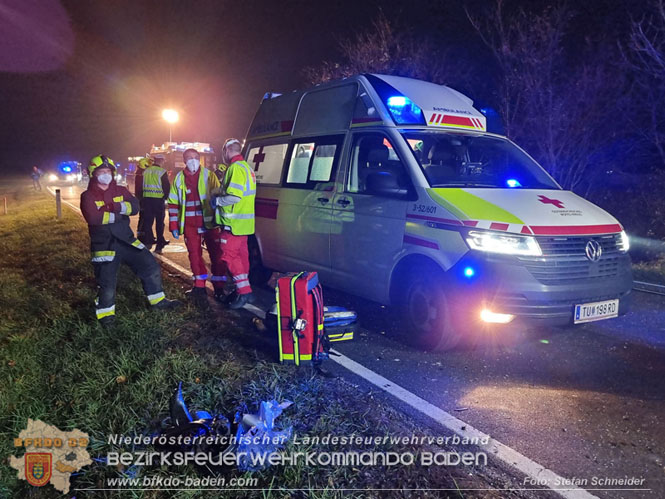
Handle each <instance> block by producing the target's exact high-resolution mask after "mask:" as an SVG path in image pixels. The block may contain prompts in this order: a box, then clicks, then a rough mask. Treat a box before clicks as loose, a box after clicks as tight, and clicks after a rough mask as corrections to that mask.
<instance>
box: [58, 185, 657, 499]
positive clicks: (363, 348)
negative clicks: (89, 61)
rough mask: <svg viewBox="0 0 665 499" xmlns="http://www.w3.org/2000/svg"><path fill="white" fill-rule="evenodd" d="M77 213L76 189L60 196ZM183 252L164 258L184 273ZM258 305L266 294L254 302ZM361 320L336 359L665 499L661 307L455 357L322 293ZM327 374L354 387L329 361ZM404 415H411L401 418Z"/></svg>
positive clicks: (588, 473)
mask: <svg viewBox="0 0 665 499" xmlns="http://www.w3.org/2000/svg"><path fill="white" fill-rule="evenodd" d="M62 195H63V199H64V200H69V201H71V202H72V203H74V204H76V205H78V198H79V195H80V190H79V189H78V188H67V187H63V188H62ZM179 246H182V243H180V244H178V243H177V242H175V241H174V242H173V244H171V245H169V246H168V247H167V250H166V252H165V254H164V256H166V257H168V258H172V259H173V260H174V261H176V262H177V263H179V264H180V265H182V266H184V267H186V268H188V263H187V258H186V253H184V252H183V251H182V248H181V249H178V247H179ZM259 294H260V301H261V302H262V303H263V305H264V306H267V304H268V302H269V301H270V300H271V299H272V297H273V295H271V293H269V292H268V291H267V290H266V291H264V292H262V293H259ZM325 298H326V299H325V301H326V303H327V304H331V305H333V304H334V305H345V306H348V307H349V308H352V309H354V310H356V311H358V314H359V327H358V334H357V335H356V340H355V341H353V342H348V343H338V344H336V347H335V348H336V349H337V350H339V351H340V352H341V353H343V354H344V355H346V356H348V357H350V358H351V359H353V360H355V361H356V362H359V363H361V364H363V365H364V366H365V367H367V368H369V369H372V370H374V371H375V372H377V373H378V374H380V375H382V376H384V377H386V378H388V379H389V380H391V381H393V382H394V383H397V384H399V385H401V386H402V387H404V388H406V389H408V390H410V391H411V392H413V393H415V394H417V395H418V396H420V397H422V398H424V399H426V400H427V401H429V402H430V403H432V404H434V405H436V406H438V407H440V408H442V409H443V410H445V411H448V412H450V413H451V414H453V415H455V416H456V417H458V418H459V419H461V420H463V421H465V422H467V423H469V424H470V425H472V426H474V427H475V428H477V429H479V430H481V431H483V432H485V433H488V434H490V435H491V436H492V437H494V438H495V439H497V440H499V441H501V442H503V443H504V444H506V445H508V446H510V447H512V448H513V449H515V450H517V451H518V452H520V453H522V454H524V455H525V456H527V457H529V458H531V459H532V460H534V461H536V462H538V463H539V464H541V465H543V466H545V467H547V468H549V469H550V470H552V471H554V472H555V473H557V474H559V475H562V476H564V477H566V478H571V479H573V478H574V479H586V480H588V482H587V484H586V485H582V488H586V489H598V488H613V487H604V486H602V485H596V486H593V485H591V484H592V483H593V482H592V479H593V478H594V477H597V478H601V479H606V478H609V479H620V478H624V477H628V478H631V477H636V478H644V482H643V484H642V485H641V486H636V487H632V488H647V489H651V491H650V492H645V491H625V490H623V491H617V490H614V491H600V490H593V491H592V493H593V494H594V495H598V496H600V497H665V297H664V296H657V295H649V294H645V293H639V292H635V293H634V297H633V308H632V312H631V313H630V314H629V315H627V316H624V317H621V318H618V319H611V320H605V321H600V322H595V323H589V324H585V325H581V326H578V327H570V328H563V329H559V328H552V329H540V330H537V331H525V330H520V329H519V328H512V329H510V328H509V329H507V330H505V331H503V332H501V333H496V332H494V333H492V332H488V333H487V338H486V341H484V342H483V343H482V344H481V345H477V346H475V347H468V346H467V347H466V348H463V349H461V350H457V351H453V352H444V353H440V352H439V353H437V352H423V351H419V350H416V349H414V348H412V347H409V346H407V344H406V343H405V342H404V341H403V338H402V337H401V332H400V331H399V330H397V329H396V327H395V323H396V321H395V316H394V314H393V313H392V312H390V311H389V310H388V309H386V308H383V307H381V306H380V305H377V304H374V303H371V302H367V301H365V300H361V299H357V298H354V297H352V296H349V295H346V294H342V293H338V292H334V291H331V290H325ZM327 367H328V368H329V369H331V370H333V371H335V372H337V373H339V374H340V375H343V376H348V377H349V379H351V380H353V381H354V382H356V383H358V384H361V385H362V382H360V381H359V379H358V378H356V377H355V376H354V375H352V374H350V373H349V372H348V371H346V370H345V369H344V368H342V367H339V366H336V365H335V364H334V363H332V362H330V363H329V365H328V366H327ZM407 410H408V409H407Z"/></svg>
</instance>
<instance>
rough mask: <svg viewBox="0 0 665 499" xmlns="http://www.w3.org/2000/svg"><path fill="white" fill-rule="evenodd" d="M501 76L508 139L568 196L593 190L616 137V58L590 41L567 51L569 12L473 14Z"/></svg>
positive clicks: (561, 8)
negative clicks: (607, 148) (595, 177)
mask: <svg viewBox="0 0 665 499" xmlns="http://www.w3.org/2000/svg"><path fill="white" fill-rule="evenodd" d="M467 15H468V17H469V20H470V21H471V24H472V25H473V26H474V28H475V29H476V31H477V32H478V34H479V35H480V36H481V38H482V39H483V41H484V42H485V44H486V45H487V46H488V47H489V48H490V50H491V51H492V53H493V54H494V56H495V58H496V61H497V63H498V66H499V69H500V73H501V76H500V79H499V85H498V87H499V93H498V109H499V113H500V114H501V116H502V118H503V120H504V126H505V129H506V134H507V135H508V136H509V137H511V138H513V139H515V140H516V141H517V142H518V143H521V144H524V145H525V146H526V148H527V149H528V150H529V151H530V152H531V153H532V154H533V155H534V156H535V157H536V159H538V160H539V161H540V162H541V163H542V164H543V166H544V167H545V168H546V169H547V170H548V171H549V172H550V173H551V174H552V175H553V176H554V177H555V178H556V179H557V180H558V181H559V183H560V184H561V185H562V186H563V187H564V188H567V189H574V190H575V189H577V190H578V191H579V190H582V191H584V190H586V189H587V188H588V186H589V185H590V183H589V182H588V179H589V177H590V175H593V174H596V173H598V171H597V170H599V169H600V170H602V169H604V168H607V165H606V164H594V163H593V162H592V161H591V159H592V158H593V157H600V156H601V155H599V154H597V153H598V151H599V150H601V149H602V148H603V147H605V146H606V145H607V143H608V140H612V139H613V137H614V136H615V135H616V134H614V133H613V130H612V126H616V122H615V120H612V119H611V118H612V114H613V111H614V109H616V105H617V102H619V101H620V100H621V99H620V95H621V82H620V79H618V78H617V76H616V74H615V72H614V71H613V68H612V64H611V60H612V57H611V54H610V52H611V50H610V49H612V48H613V47H612V46H611V45H610V44H607V45H608V46H609V49H608V46H602V45H600V46H598V45H594V44H593V43H591V42H590V41H589V40H587V41H585V44H584V46H582V47H578V48H577V53H575V54H570V53H568V51H567V50H566V47H567V45H566V43H565V42H566V35H567V30H568V27H569V26H570V21H571V19H572V18H573V15H574V13H573V12H572V11H571V10H570V9H569V8H567V7H566V6H565V5H562V4H560V5H558V6H554V7H548V8H546V9H545V10H543V11H542V12H527V11H526V10H525V9H524V8H518V9H517V10H515V11H513V12H507V10H506V8H505V6H504V2H503V0H497V1H496V3H495V4H494V6H493V9H492V10H490V11H488V12H485V14H484V15H473V14H471V13H470V12H468V11H467Z"/></svg>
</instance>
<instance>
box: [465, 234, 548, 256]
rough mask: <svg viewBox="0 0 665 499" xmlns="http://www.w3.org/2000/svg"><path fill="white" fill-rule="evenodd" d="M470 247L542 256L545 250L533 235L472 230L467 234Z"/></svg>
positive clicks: (507, 253) (489, 251) (510, 253)
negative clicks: (541, 248)
mask: <svg viewBox="0 0 665 499" xmlns="http://www.w3.org/2000/svg"><path fill="white" fill-rule="evenodd" d="M466 242H467V244H468V245H469V248H471V249H473V250H477V251H486V252H488V253H501V254H504V255H524V256H541V255H542V254H543V252H542V251H541V250H540V246H539V245H538V242H537V241H536V238H534V237H532V236H519V235H516V234H497V233H495V232H481V231H475V230H472V231H470V232H469V233H468V234H467V236H466Z"/></svg>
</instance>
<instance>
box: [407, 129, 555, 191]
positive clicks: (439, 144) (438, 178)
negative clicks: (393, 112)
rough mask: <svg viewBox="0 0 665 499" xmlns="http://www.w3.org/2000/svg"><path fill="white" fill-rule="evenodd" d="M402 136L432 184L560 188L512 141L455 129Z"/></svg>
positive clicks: (440, 185)
mask: <svg viewBox="0 0 665 499" xmlns="http://www.w3.org/2000/svg"><path fill="white" fill-rule="evenodd" d="M402 135H403V136H404V138H405V139H406V140H407V142H408V143H409V146H411V150H412V151H413V154H414V156H415V157H416V159H417V160H418V162H419V163H420V166H421V168H422V169H423V171H424V172H425V176H426V177H427V181H428V182H429V184H430V186H432V187H491V188H510V189H560V187H559V186H558V185H557V184H556V183H555V182H554V181H553V180H552V179H551V177H550V176H549V175H547V173H545V171H544V170H543V169H542V168H541V167H540V166H539V165H538V164H537V163H536V162H535V161H533V160H532V159H531V158H529V156H527V155H526V154H525V153H524V152H523V151H522V150H520V149H519V148H518V147H516V146H515V145H514V144H513V143H512V142H510V141H508V140H505V139H501V138H499V137H489V136H486V135H477V134H462V133H452V132H430V131H405V132H402Z"/></svg>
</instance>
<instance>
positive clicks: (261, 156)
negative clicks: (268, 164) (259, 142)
mask: <svg viewBox="0 0 665 499" xmlns="http://www.w3.org/2000/svg"><path fill="white" fill-rule="evenodd" d="M265 160H266V155H265V153H264V152H263V146H261V147H259V152H257V153H256V154H255V155H254V157H253V158H252V161H253V162H254V171H255V172H258V171H259V165H260V164H261V163H263V162H264V161H265Z"/></svg>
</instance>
